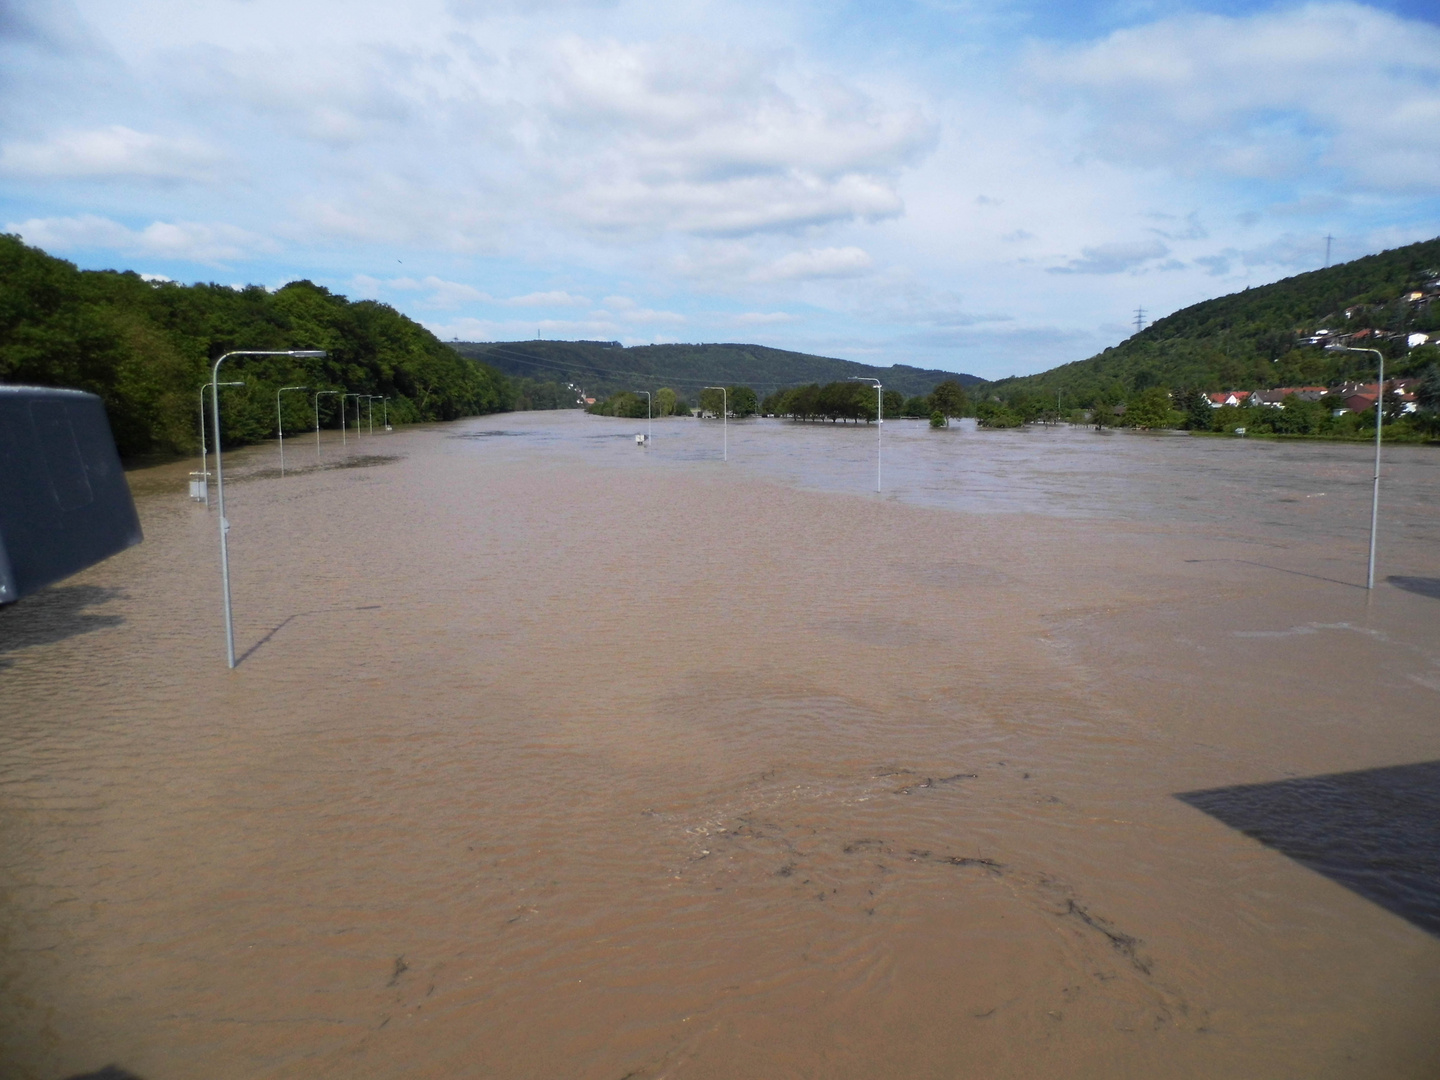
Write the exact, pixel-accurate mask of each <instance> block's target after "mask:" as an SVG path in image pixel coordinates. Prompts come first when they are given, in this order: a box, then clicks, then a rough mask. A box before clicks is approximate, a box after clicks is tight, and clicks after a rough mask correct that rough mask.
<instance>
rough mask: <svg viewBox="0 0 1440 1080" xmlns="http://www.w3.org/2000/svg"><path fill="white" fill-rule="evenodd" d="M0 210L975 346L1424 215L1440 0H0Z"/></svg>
mask: <svg viewBox="0 0 1440 1080" xmlns="http://www.w3.org/2000/svg"><path fill="white" fill-rule="evenodd" d="M0 223H3V228H4V230H5V231H6V232H12V233H19V234H20V235H21V236H23V237H24V238H25V239H26V241H27V242H29V243H32V244H36V245H39V246H40V247H43V248H45V249H46V250H47V251H50V252H52V253H54V254H57V255H61V256H64V257H65V258H68V259H71V260H73V261H75V262H76V263H78V264H79V265H80V266H82V267H88V268H101V267H116V268H128V269H134V270H138V271H140V272H142V273H147V274H155V275H163V276H165V277H169V278H172V279H175V280H178V281H195V280H209V281H218V282H221V283H226V284H230V283H251V282H253V283H259V284H264V285H267V286H270V287H276V286H278V285H280V284H283V283H284V282H286V281H289V280H293V279H295V278H300V277H306V278H310V279H312V280H314V281H317V282H320V283H322V284H324V285H327V286H329V287H330V288H332V289H334V290H336V291H338V292H342V293H344V294H346V295H348V296H351V297H357V298H358V297H371V298H377V299H380V300H383V301H385V302H387V303H389V304H392V305H394V306H395V307H396V308H398V309H400V310H401V311H403V312H405V313H407V314H409V315H411V316H413V317H414V318H416V319H419V320H420V321H421V322H423V323H425V324H426V325H427V326H429V327H431V328H432V329H433V330H434V331H435V332H436V333H438V334H440V335H441V336H442V337H444V338H446V339H450V338H456V337H458V338H460V339H462V340H496V339H522V338H533V337H535V336H536V335H537V334H538V335H540V336H544V337H547V338H598V339H604V340H609V339H618V340H620V341H623V342H625V343H626V344H643V343H649V342H664V341H754V342H760V343H763V344H769V345H775V346H778V347H782V348H795V349H802V350H805V351H810V352H819V353H824V354H827V355H832V356H842V357H847V358H851V359H856V360H863V361H866V362H869V363H879V364H888V363H896V362H899V363H912V364H918V365H922V366H934V367H942V368H947V369H951V370H957V371H968V372H973V373H975V374H978V375H982V376H986V377H998V376H1003V375H1008V374H1012V373H1024V372H1030V371H1037V370H1042V369H1044V368H1048V367H1051V366H1053V365H1055V364H1058V363H1064V362H1067V361H1070V360H1075V359H1080V358H1082V357H1085V356H1088V355H1090V354H1092V353H1093V352H1095V351H1097V350H1098V349H1100V348H1103V347H1104V346H1105V345H1109V344H1113V343H1115V342H1116V341H1119V340H1121V339H1123V338H1124V337H1126V336H1127V335H1128V334H1129V333H1130V332H1132V330H1133V327H1132V326H1131V320H1132V319H1133V317H1134V313H1135V309H1136V308H1137V307H1143V308H1144V309H1145V311H1146V313H1147V316H1149V317H1154V316H1158V315H1162V314H1165V313H1167V312H1170V311H1173V310H1175V309H1176V308H1179V307H1183V306H1185V305H1187V304H1190V303H1194V302H1195V301H1197V300H1202V299H1205V298H1207V297H1210V296H1215V295H1220V294H1223V293H1227V292H1233V291H1235V290H1237V289H1240V288H1243V287H1244V286H1245V285H1253V284H1260V283H1264V282H1267V281H1274V280H1276V279H1278V278H1281V277H1286V276H1288V275H1290V274H1293V273H1296V272H1299V271H1303V270H1308V269H1312V268H1315V267H1318V266H1320V265H1322V264H1323V262H1324V258H1325V246H1326V241H1325V237H1326V235H1327V234H1328V235H1331V236H1333V238H1334V239H1333V255H1332V259H1333V260H1334V261H1339V260H1343V259H1349V258H1354V257H1356V256H1358V255H1362V254H1366V253H1368V252H1373V251H1378V250H1382V249H1384V248H1386V247H1393V246H1395V245H1398V244H1404V243H1409V242H1411V241H1414V240H1420V239H1428V238H1430V237H1432V236H1435V235H1437V234H1440V5H1437V4H1436V3H1435V2H1434V0H1385V2H1379V3H1371V4H1360V3H1350V2H1324V3H1308V4H1306V3H1301V4H1264V3H1242V2H1238V0H1210V2H1205V0H1197V2H1193V3H1190V2H1185V0H1173V2H1172V0H1113V2H1111V0H1044V2H1041V0H1021V2H1004V0H891V2H890V3H883V4H882V3H858V2H856V3H846V2H845V0H831V2H829V3H814V2H805V0H766V2H764V3H749V2H745V0H665V2H663V3H662V2H656V0H408V2H407V3H405V4H396V3H394V2H393V0H392V2H386V3H378V2H372V0H343V2H342V0H209V2H208V3H203V4H202V3H195V2H194V0H187V2H176V0H0Z"/></svg>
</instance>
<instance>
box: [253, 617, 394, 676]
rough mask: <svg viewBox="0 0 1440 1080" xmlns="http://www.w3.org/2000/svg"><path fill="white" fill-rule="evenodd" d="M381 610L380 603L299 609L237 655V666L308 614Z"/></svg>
mask: <svg viewBox="0 0 1440 1080" xmlns="http://www.w3.org/2000/svg"><path fill="white" fill-rule="evenodd" d="M379 610H380V605H379V604H366V605H364V606H363V607H354V608H320V609H319V610H318V611H297V612H295V614H293V615H287V616H286V617H285V618H283V619H281V620H280V622H279V623H277V624H276V625H275V626H273V627H271V628H270V630H269V631H268V632H267V633H266V634H265V636H264V637H262V638H261V639H260V640H259V641H257V642H255V644H254V645H251V646H250V648H248V649H246V650H245V651H244V652H243V653H241V654H240V655H239V656H237V657H236V658H235V666H236V667H239V666H240V665H241V664H243V663H245V661H246V660H249V659H250V657H251V656H253V655H254V654H255V653H257V652H259V651H260V647H261V646H262V645H265V644H266V643H267V642H269V640H270V639H271V638H273V637H274V636H275V635H276V634H278V633H280V631H281V630H284V629H285V627H287V626H289V625H290V624H291V623H292V622H294V621H295V620H296V619H303V618H304V617H305V616H307V615H332V614H334V613H335V612H337V611H379Z"/></svg>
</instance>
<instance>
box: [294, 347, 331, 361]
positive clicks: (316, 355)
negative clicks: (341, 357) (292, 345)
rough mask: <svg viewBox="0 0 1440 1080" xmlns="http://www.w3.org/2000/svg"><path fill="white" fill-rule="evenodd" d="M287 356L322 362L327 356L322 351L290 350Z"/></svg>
mask: <svg viewBox="0 0 1440 1080" xmlns="http://www.w3.org/2000/svg"><path fill="white" fill-rule="evenodd" d="M286 355H287V356H298V357H301V358H303V359H306V360H322V359H324V358H325V357H326V356H328V355H329V354H328V353H327V352H326V351H325V350H324V349H290V350H289V351H288V352H287V353H286Z"/></svg>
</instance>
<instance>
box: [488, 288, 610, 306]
mask: <svg viewBox="0 0 1440 1080" xmlns="http://www.w3.org/2000/svg"><path fill="white" fill-rule="evenodd" d="M500 303H502V304H506V305H508V306H510V307H589V305H590V300H589V298H588V297H584V296H575V295H573V294H571V293H568V292H564V291H563V290H554V291H551V292H533V293H526V294H525V295H524V296H512V297H510V299H508V300H501V301H500Z"/></svg>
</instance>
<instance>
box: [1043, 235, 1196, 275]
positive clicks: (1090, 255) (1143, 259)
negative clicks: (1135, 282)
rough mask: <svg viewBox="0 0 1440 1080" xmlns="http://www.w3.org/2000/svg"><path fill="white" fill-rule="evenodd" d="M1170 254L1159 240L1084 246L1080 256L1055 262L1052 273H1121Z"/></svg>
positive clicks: (1051, 269)
mask: <svg viewBox="0 0 1440 1080" xmlns="http://www.w3.org/2000/svg"><path fill="white" fill-rule="evenodd" d="M1168 254H1170V249H1169V248H1168V247H1166V246H1165V245H1164V244H1163V243H1161V242H1160V241H1159V240H1130V241H1117V242H1115V243H1110V244H1096V245H1095V246H1094V247H1087V248H1081V249H1080V258H1078V259H1071V260H1070V261H1069V262H1068V263H1066V264H1065V265H1064V266H1052V267H1051V268H1050V273H1052V274H1119V273H1123V272H1124V271H1126V270H1135V269H1137V268H1139V267H1140V266H1142V265H1144V264H1145V263H1147V262H1149V261H1150V260H1151V259H1159V258H1163V257H1164V256H1166V255H1168Z"/></svg>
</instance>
